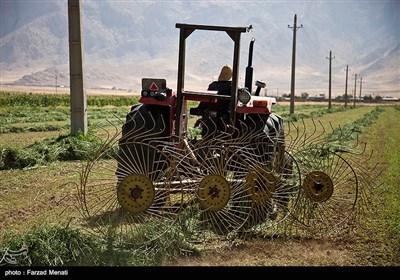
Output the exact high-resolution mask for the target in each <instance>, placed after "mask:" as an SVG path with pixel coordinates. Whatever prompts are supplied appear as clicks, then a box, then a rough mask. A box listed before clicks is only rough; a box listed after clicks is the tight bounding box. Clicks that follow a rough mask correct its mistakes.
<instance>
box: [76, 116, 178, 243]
mask: <svg viewBox="0 0 400 280" xmlns="http://www.w3.org/2000/svg"><path fill="white" fill-rule="evenodd" d="M131 117H132V120H133V129H132V127H131V129H130V130H129V133H124V132H123V131H122V133H121V132H120V131H118V129H117V128H115V132H114V134H109V137H107V140H104V141H103V143H102V144H101V145H100V147H99V149H98V151H97V152H96V153H95V156H93V157H92V158H91V159H90V160H88V161H87V163H86V164H85V165H84V167H83V169H82V172H81V184H80V188H79V191H78V198H79V205H80V209H81V213H82V214H83V217H84V218H85V220H86V225H87V226H88V227H89V228H91V229H92V230H93V231H94V232H96V233H97V234H100V235H101V236H104V237H106V236H107V235H109V234H110V232H113V233H114V234H116V236H117V237H118V238H120V239H121V240H122V242H135V238H137V237H138V236H139V235H141V233H140V229H141V228H143V227H146V225H149V224H159V225H160V226H159V227H155V228H154V229H153V232H152V234H151V236H149V237H146V238H148V240H147V241H148V242H150V241H151V240H154V239H156V238H159V237H160V236H162V235H163V234H164V233H165V232H167V231H168V230H169V229H170V227H172V226H173V225H174V223H175V221H176V220H177V217H178V215H179V211H180V209H181V203H182V191H181V190H180V189H179V188H180V186H181V183H180V182H179V176H178V175H177V173H176V169H175V168H174V164H173V162H171V160H170V159H169V157H168V156H167V155H166V154H165V153H164V152H163V151H162V150H161V149H160V148H159V145H160V143H163V138H162V137H158V138H157V137H154V135H153V137H152V140H151V141H149V140H148V139H146V138H141V135H142V134H141V133H140V131H141V130H144V129H143V123H141V122H140V119H141V118H143V115H142V114H141V113H137V114H135V115H133V116H131ZM138 120H139V121H138ZM147 120H149V118H147ZM150 120H151V118H150ZM146 125H148V126H149V123H148V122H147V123H146ZM150 127H154V128H156V129H155V131H158V132H160V131H162V129H159V127H157V123H156V122H153V123H152V124H150ZM135 132H139V133H135ZM107 133H108V132H107ZM143 135H145V134H143ZM147 136H148V134H147ZM167 144H168V143H166V145H167ZM104 155H107V157H106V158H104ZM177 180H178V181H177ZM161 225H162V226H161ZM140 240H141V242H143V240H142V239H140Z"/></svg>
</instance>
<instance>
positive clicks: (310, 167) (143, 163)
mask: <svg viewBox="0 0 400 280" xmlns="http://www.w3.org/2000/svg"><path fill="white" fill-rule="evenodd" d="M176 27H177V28H179V30H180V39H179V62H178V81H177V89H176V91H173V90H171V89H169V88H168V87H167V84H166V81H165V79H151V78H146V79H143V80H142V92H141V98H140V100H139V104H137V105H134V106H133V107H132V108H131V111H130V112H129V113H128V114H127V116H126V121H125V122H124V124H123V125H122V130H121V131H120V130H119V128H117V127H116V128H115V131H116V133H115V134H114V136H112V135H111V134H110V133H109V130H107V129H104V130H105V131H106V132H107V135H109V137H108V138H107V140H105V141H104V143H102V145H101V146H100V148H99V150H98V152H97V153H96V155H97V156H95V157H93V159H91V160H89V162H88V163H87V165H86V167H85V168H84V169H83V173H82V176H81V187H80V189H79V193H78V196H79V203H80V204H81V206H82V213H83V214H84V216H85V217H86V218H89V224H90V225H95V226H96V227H97V228H98V229H99V230H101V231H104V232H105V233H106V234H107V236H108V234H109V233H110V230H112V232H114V231H115V230H118V231H119V232H123V233H129V234H131V233H133V232H137V233H141V232H142V231H141V230H140V226H142V225H151V226H154V227H155V228H154V230H155V231H156V232H157V234H156V235H155V236H153V237H152V238H157V237H158V236H159V235H161V234H163V233H165V232H167V231H168V230H169V229H171V225H174V224H176V223H175V222H177V221H179V225H181V226H182V230H183V231H185V230H187V228H188V227H190V228H192V229H198V230H199V231H198V232H200V233H201V234H203V233H205V232H207V233H210V234H212V236H215V233H217V234H224V235H225V234H230V233H232V232H239V231H240V232H255V231H257V232H260V231H262V232H263V233H266V229H274V230H276V229H278V224H279V225H283V228H284V229H285V230H286V229H288V228H290V227H289V225H292V224H295V225H297V226H300V225H303V226H306V227H307V228H311V229H312V228H314V229H317V230H318V231H321V230H328V231H329V230H332V229H334V228H338V227H341V226H343V225H345V222H346V221H350V222H351V221H352V220H351V218H352V217H353V214H354V213H357V211H355V210H356V209H357V207H358V206H361V207H363V205H360V204H359V203H362V202H363V201H368V200H366V199H358V198H359V197H361V196H359V191H358V190H359V189H360V190H361V189H362V188H363V187H364V188H365V189H364V190H369V189H372V187H371V186H372V185H373V182H375V181H376V180H375V178H370V176H369V175H370V174H372V173H371V172H369V170H367V169H365V168H364V167H363V166H362V164H360V163H365V162H366V161H365V160H364V159H363V157H364V151H365V149H363V150H362V151H360V152H355V151H354V150H355V148H356V146H357V145H356V146H354V147H352V148H347V147H344V146H342V144H341V143H342V142H344V141H348V140H349V139H350V136H351V135H350V134H346V133H345V131H342V130H341V129H339V130H336V132H335V131H332V133H331V134H328V133H326V129H325V128H324V127H323V126H322V123H321V127H317V125H316V124H315V122H314V121H312V122H310V123H311V131H309V130H308V131H307V129H306V124H305V122H304V121H303V122H298V123H292V124H290V123H289V126H288V127H287V130H288V132H287V133H285V132H284V129H283V120H282V118H281V117H279V116H278V115H276V114H274V113H272V112H271V108H272V105H273V104H274V103H275V100H274V98H269V97H262V96H260V91H261V88H263V87H265V83H263V82H262V81H257V82H256V83H255V84H256V86H257V89H256V90H255V92H254V93H253V92H252V89H251V88H252V84H253V82H252V74H253V69H252V66H251V65H252V55H253V45H254V39H252V40H251V42H250V47H249V57H248V61H249V63H248V66H247V68H246V76H245V85H244V87H239V85H238V77H239V73H238V69H239V53H240V38H241V34H242V33H245V32H247V31H249V29H251V26H250V27H224V26H208V25H190V24H176ZM196 30H208V31H218V32H221V31H222V32H225V33H226V34H227V35H228V36H229V37H230V38H231V39H232V40H233V42H234V55H233V63H232V66H233V67H232V68H231V73H230V72H229V75H228V76H229V77H230V76H232V81H231V83H230V87H229V90H226V88H225V90H223V91H222V90H218V91H212V90H211V91H208V90H207V91H189V90H186V89H185V81H184V77H185V54H186V52H185V42H186V39H187V38H188V37H189V36H190V34H192V33H193V32H194V31H196ZM230 74H232V75H230ZM188 101H197V102H199V105H198V107H195V108H190V110H189V112H188ZM193 115H194V116H196V117H197V118H198V119H199V120H198V121H197V122H196V124H199V125H200V127H201V135H198V136H196V137H191V135H189V133H188V127H187V126H188V118H189V117H191V116H193ZM285 138H286V139H285ZM365 193H366V192H365V191H363V192H362V193H361V194H362V195H365ZM160 222H161V224H160ZM110 226H111V227H110ZM135 227H139V230H138V231H134V230H132V229H133V228H135ZM295 228H296V227H295ZM130 238H132V237H130ZM149 241H151V240H149Z"/></svg>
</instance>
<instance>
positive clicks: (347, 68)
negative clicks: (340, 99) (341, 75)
mask: <svg viewBox="0 0 400 280" xmlns="http://www.w3.org/2000/svg"><path fill="white" fill-rule="evenodd" d="M348 77H349V65H347V66H346V86H345V88H344V107H347V80H348Z"/></svg>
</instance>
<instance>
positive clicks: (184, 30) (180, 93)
mask: <svg viewBox="0 0 400 280" xmlns="http://www.w3.org/2000/svg"><path fill="white" fill-rule="evenodd" d="M175 27H176V28H179V29H180V34H179V59H178V83H177V103H176V119H175V121H176V122H175V123H176V125H175V135H176V136H178V137H180V136H181V134H182V121H181V120H182V109H183V107H182V105H183V99H184V97H185V89H184V88H185V55H186V39H187V38H188V37H189V36H190V34H192V33H193V31H195V30H208V31H224V32H226V33H227V34H228V35H229V37H230V38H231V39H232V40H233V42H234V50H233V66H232V72H233V73H232V92H231V104H230V106H231V108H230V109H231V110H230V120H231V122H232V123H235V122H236V114H235V109H236V102H237V94H236V93H237V89H238V77H239V58H240V36H241V33H245V32H248V31H249V30H250V29H251V28H252V27H251V26H249V27H229V26H213V25H196V24H183V23H177V24H176V25H175ZM203 94H204V93H203ZM211 95H212V94H211V93H210V96H211ZM217 99H222V98H219V97H217Z"/></svg>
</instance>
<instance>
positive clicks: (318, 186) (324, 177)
mask: <svg viewBox="0 0 400 280" xmlns="http://www.w3.org/2000/svg"><path fill="white" fill-rule="evenodd" d="M303 189H304V192H305V193H306V195H307V196H308V198H310V199H311V200H312V201H314V202H325V201H327V200H328V199H329V198H330V197H331V196H332V194H333V182H332V179H331V178H330V177H329V175H328V174H326V173H324V172H322V171H313V172H311V173H309V174H307V176H306V177H305V178H304V181H303Z"/></svg>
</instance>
